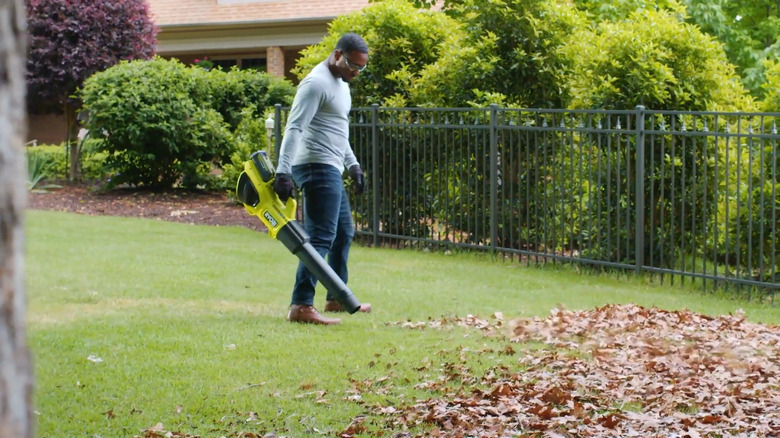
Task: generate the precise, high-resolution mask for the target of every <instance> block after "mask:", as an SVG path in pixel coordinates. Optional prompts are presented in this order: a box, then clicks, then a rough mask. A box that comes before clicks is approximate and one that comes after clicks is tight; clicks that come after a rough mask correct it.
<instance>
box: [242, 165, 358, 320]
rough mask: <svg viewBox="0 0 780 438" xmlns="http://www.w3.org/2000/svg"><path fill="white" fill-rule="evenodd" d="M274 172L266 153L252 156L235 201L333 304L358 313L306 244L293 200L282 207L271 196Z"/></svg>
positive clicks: (343, 288)
mask: <svg viewBox="0 0 780 438" xmlns="http://www.w3.org/2000/svg"><path fill="white" fill-rule="evenodd" d="M275 176H276V169H275V168H274V166H273V164H272V163H271V160H270V159H269V157H268V155H267V154H266V153H265V151H257V152H255V153H253V154H252V156H251V157H250V160H249V161H245V162H244V171H243V172H241V175H240V176H239V177H238V183H237V184H236V197H237V198H238V200H239V201H241V203H242V204H244V208H245V209H246V211H247V212H249V214H251V215H254V216H257V217H258V218H260V220H261V221H262V222H263V224H265V226H266V227H267V228H268V235H269V236H271V238H273V239H277V240H280V241H282V243H283V244H284V246H286V247H287V249H288V250H290V252H291V253H293V254H295V255H296V256H297V257H298V259H300V261H301V262H302V263H303V265H304V266H306V269H308V270H309V272H311V273H312V274H313V275H314V276H315V277H317V280H319V282H320V283H322V285H323V286H325V288H326V289H327V290H328V291H329V292H330V293H332V294H333V296H334V298H336V301H338V302H339V304H341V305H342V306H343V307H344V309H346V310H347V311H348V312H349V313H355V312H357V311H358V310H360V302H359V301H358V300H357V299H356V298H355V295H353V294H352V291H351V290H349V288H348V287H347V285H346V284H344V282H343V281H342V280H341V278H339V276H338V275H336V273H335V272H334V271H333V269H332V268H331V267H330V266H329V265H328V264H327V263H325V260H324V259H323V258H322V256H321V255H320V254H319V253H318V252H317V251H316V250H315V249H314V246H312V244H311V243H310V241H309V235H308V234H306V231H305V230H304V229H303V227H302V226H301V225H300V223H298V221H296V220H295V219H294V217H295V211H296V209H297V208H298V205H297V203H296V202H295V198H294V197H292V196H291V197H290V198H289V199H287V202H286V203H283V202H282V200H281V199H279V196H278V195H277V194H276V192H274V189H273V184H274V177H275Z"/></svg>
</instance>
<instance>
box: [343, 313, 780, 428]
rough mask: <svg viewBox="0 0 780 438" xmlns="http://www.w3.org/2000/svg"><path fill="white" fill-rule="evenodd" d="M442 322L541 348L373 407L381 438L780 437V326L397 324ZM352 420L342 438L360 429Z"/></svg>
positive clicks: (641, 318)
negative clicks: (420, 395) (424, 396)
mask: <svg viewBox="0 0 780 438" xmlns="http://www.w3.org/2000/svg"><path fill="white" fill-rule="evenodd" d="M451 324H457V325H466V326H470V327H475V328H478V329H480V330H484V331H486V332H492V333H496V334H502V335H506V336H508V337H509V339H510V340H511V341H512V342H517V343H521V342H523V343H524V342H529V341H531V342H537V343H538V342H541V343H544V344H546V346H547V347H546V348H542V349H536V350H529V351H528V352H527V353H525V354H524V355H523V356H521V358H520V359H519V363H518V364H517V366H516V367H505V366H497V367H494V368H492V369H491V370H489V371H488V372H486V373H484V375H482V376H471V379H472V380H471V381H469V379H468V378H467V377H468V376H464V373H466V372H468V370H467V369H466V368H465V367H464V368H463V369H457V367H452V366H449V367H445V368H444V369H443V370H442V375H441V376H440V377H439V378H437V379H435V380H433V381H428V382H422V383H420V384H419V385H418V386H419V387H421V388H426V389H429V390H433V391H436V393H437V394H441V396H439V397H437V398H431V399H428V400H418V401H417V402H416V403H414V404H410V405H404V406H373V407H372V410H373V413H374V414H376V415H380V416H381V417H382V418H383V419H384V420H383V424H382V425H380V427H381V429H384V430H385V431H388V430H392V431H394V432H391V433H388V434H387V436H392V437H395V438H400V437H411V436H427V437H437V436H439V437H445V436H446V437H510V436H511V437H517V436H520V437H525V436H529V437H530V436H540V437H541V436H544V437H597V436H598V437H603V436H615V437H617V436H619V437H631V436H641V437H690V438H696V437H699V436H710V437H772V436H780V359H778V356H780V355H779V354H778V352H779V350H780V327H777V326H766V325H760V324H753V323H749V322H747V321H746V320H745V318H744V315H729V316H721V317H717V318H712V317H708V316H705V315H701V314H697V313H693V312H690V311H664V310H660V309H656V308H644V307H640V306H635V305H609V306H605V307H602V308H597V309H595V310H590V311H577V312H574V311H568V310H563V309H555V310H553V312H552V314H551V315H550V316H549V317H547V318H544V319H542V318H533V319H523V320H513V321H509V322H506V321H504V320H503V317H502V315H501V314H496V315H494V317H493V318H491V319H490V320H484V319H478V318H475V317H467V318H462V319H450V320H445V321H429V322H421V323H411V322H407V323H400V325H401V326H404V327H409V328H415V329H422V328H435V327H442V326H447V325H451ZM507 348H508V349H510V350H512V347H507ZM518 348H520V347H518ZM510 352H511V353H513V352H514V351H510ZM453 382H459V383H458V384H454V385H453V384H452V383H453ZM463 382H467V383H468V384H465V385H464V384H463ZM361 421H362V419H360V418H358V419H356V420H355V421H354V422H353V423H352V424H351V425H350V426H349V427H348V428H347V429H346V430H345V431H344V432H343V433H342V435H341V436H342V437H351V436H354V435H355V434H357V433H361V432H365V431H366V428H365V425H363V424H362V423H361ZM421 424H425V425H428V426H429V427H426V428H425V429H428V431H427V432H425V433H424V435H423V434H422V433H418V434H417V435H412V433H411V432H409V431H410V430H414V429H415V427H416V426H419V425H421ZM431 428H432V429H433V430H431ZM417 430H420V429H419V428H417Z"/></svg>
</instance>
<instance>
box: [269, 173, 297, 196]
mask: <svg viewBox="0 0 780 438" xmlns="http://www.w3.org/2000/svg"><path fill="white" fill-rule="evenodd" d="M294 190H295V185H294V184H293V180H292V177H291V176H290V175H288V174H286V173H277V174H276V178H275V179H274V191H275V192H276V194H277V195H279V199H281V200H282V202H285V203H286V202H287V199H289V198H291V197H292V196H293V191H294Z"/></svg>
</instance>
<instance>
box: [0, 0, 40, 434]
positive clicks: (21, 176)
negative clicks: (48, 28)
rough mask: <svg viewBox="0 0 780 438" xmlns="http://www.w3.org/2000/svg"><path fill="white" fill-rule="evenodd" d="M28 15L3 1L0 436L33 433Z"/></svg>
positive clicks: (17, 1)
mask: <svg viewBox="0 0 780 438" xmlns="http://www.w3.org/2000/svg"><path fill="white" fill-rule="evenodd" d="M24 15H25V9H24V3H22V0H0V438H11V437H14V438H16V437H21V438H31V437H32V436H33V435H34V431H33V429H34V421H33V416H32V387H33V386H32V381H33V380H32V367H31V363H30V353H29V350H28V349H27V339H26V335H25V324H26V321H25V312H26V310H25V295H24V270H23V268H24V254H23V251H24V209H25V206H26V203H27V182H26V179H27V178H26V176H25V175H26V170H25V167H26V166H25V159H24V150H23V147H24V138H25V135H26V131H27V121H26V119H25V100H24V94H25V77H24V71H25V62H26V58H25V31H26V28H25V26H26V23H25V17H24Z"/></svg>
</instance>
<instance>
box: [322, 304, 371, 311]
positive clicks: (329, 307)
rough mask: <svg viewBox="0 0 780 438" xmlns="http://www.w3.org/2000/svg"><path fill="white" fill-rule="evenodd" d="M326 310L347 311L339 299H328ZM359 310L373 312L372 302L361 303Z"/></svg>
mask: <svg viewBox="0 0 780 438" xmlns="http://www.w3.org/2000/svg"><path fill="white" fill-rule="evenodd" d="M325 311H326V312H346V309H344V307H343V306H342V305H341V304H339V302H338V301H326V302H325ZM359 312H363V313H369V312H371V304H369V303H363V304H361V305H360V310H359Z"/></svg>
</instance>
